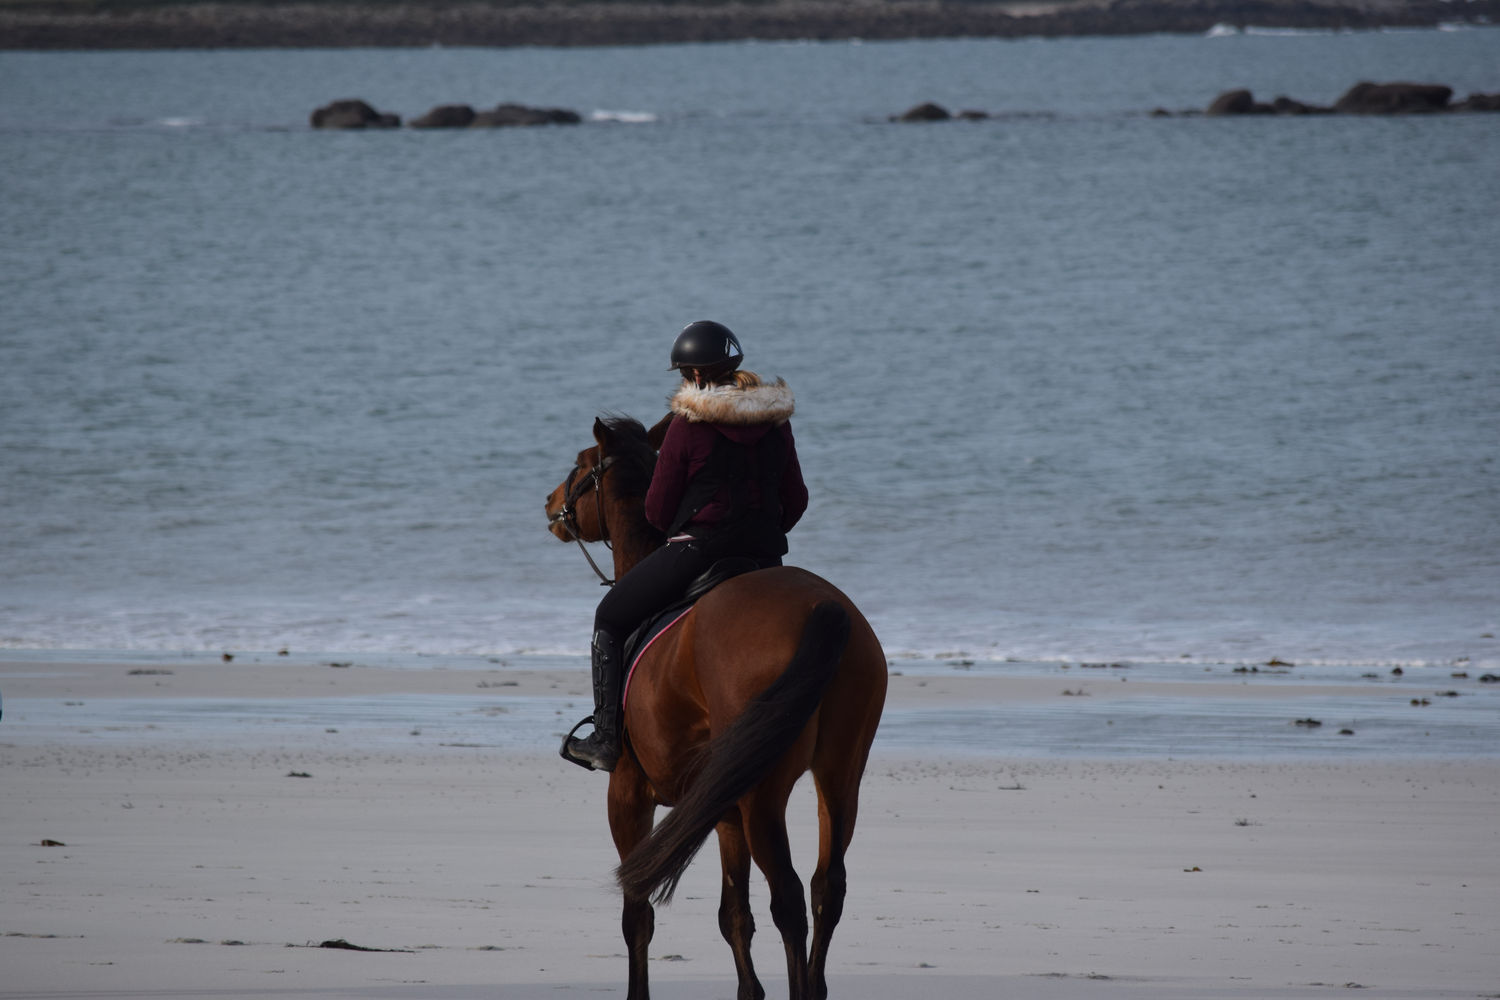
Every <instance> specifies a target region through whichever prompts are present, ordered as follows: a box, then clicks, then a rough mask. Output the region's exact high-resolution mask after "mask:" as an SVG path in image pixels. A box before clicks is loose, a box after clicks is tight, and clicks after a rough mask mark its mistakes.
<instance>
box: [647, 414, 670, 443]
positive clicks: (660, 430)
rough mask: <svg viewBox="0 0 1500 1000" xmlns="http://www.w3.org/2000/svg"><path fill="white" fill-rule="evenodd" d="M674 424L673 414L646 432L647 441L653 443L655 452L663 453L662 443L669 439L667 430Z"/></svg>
mask: <svg viewBox="0 0 1500 1000" xmlns="http://www.w3.org/2000/svg"><path fill="white" fill-rule="evenodd" d="M671 423H672V414H670V413H668V414H667V415H666V416H665V417H662V418H661V419H660V420H658V421H657V422H656V426H655V427H653V428H651V429H650V430H649V431H647V432H646V440H647V441H650V442H651V448H652V450H654V451H661V443H662V442H663V441H665V440H666V439H667V428H668V427H669V426H670V425H671Z"/></svg>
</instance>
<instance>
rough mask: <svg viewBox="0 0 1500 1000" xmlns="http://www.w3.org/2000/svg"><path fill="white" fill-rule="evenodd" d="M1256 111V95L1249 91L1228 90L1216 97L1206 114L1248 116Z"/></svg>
mask: <svg viewBox="0 0 1500 1000" xmlns="http://www.w3.org/2000/svg"><path fill="white" fill-rule="evenodd" d="M1254 111H1255V95H1254V94H1252V93H1250V91H1248V90H1226V91H1224V93H1222V94H1220V95H1219V96H1218V97H1215V98H1214V99H1213V101H1212V102H1211V103H1210V104H1209V105H1208V110H1207V111H1205V112H1204V114H1209V115H1248V114H1251V113H1252V112H1254Z"/></svg>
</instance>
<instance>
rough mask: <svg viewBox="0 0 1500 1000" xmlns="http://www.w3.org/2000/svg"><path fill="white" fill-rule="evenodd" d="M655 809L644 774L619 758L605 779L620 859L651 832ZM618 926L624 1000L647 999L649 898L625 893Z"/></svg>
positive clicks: (652, 915)
mask: <svg viewBox="0 0 1500 1000" xmlns="http://www.w3.org/2000/svg"><path fill="white" fill-rule="evenodd" d="M655 813H656V803H655V801H654V800H653V799H652V798H651V793H650V790H649V789H648V787H647V785H646V780H645V777H644V776H643V775H642V774H641V773H640V770H639V768H637V767H636V766H635V763H634V761H630V760H627V759H626V758H621V760H620V763H619V766H617V767H616V768H615V770H614V772H613V773H612V774H611V775H610V779H609V832H610V835H611V836H612V837H613V838H614V841H615V850H616V851H617V852H619V855H620V860H621V861H624V860H625V858H626V857H627V856H628V855H629V854H630V852H631V851H633V850H635V847H636V845H637V844H639V843H640V842H641V841H643V840H645V839H646V835H647V834H649V833H650V832H651V821H652V818H653V817H654V815H655ZM620 930H621V931H622V932H623V933H624V936H625V950H626V953H627V954H628V956H629V961H630V986H629V991H628V993H627V995H626V1000H650V996H651V987H650V984H649V982H648V975H647V962H648V961H649V960H650V955H649V951H650V947H651V937H652V935H653V934H655V933H656V910H655V909H654V908H653V907H652V905H651V901H650V900H649V899H647V898H633V897H631V896H628V895H627V896H626V897H625V905H624V908H623V910H622V911H621V913H620Z"/></svg>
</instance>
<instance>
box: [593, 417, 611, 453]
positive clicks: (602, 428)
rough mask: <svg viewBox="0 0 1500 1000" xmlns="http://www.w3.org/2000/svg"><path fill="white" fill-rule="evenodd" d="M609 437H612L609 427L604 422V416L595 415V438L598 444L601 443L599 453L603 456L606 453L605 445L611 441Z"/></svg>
mask: <svg viewBox="0 0 1500 1000" xmlns="http://www.w3.org/2000/svg"><path fill="white" fill-rule="evenodd" d="M609 439H610V433H609V427H608V426H607V425H606V424H605V423H604V420H603V419H602V418H600V417H595V418H594V440H595V441H596V442H598V444H599V454H600V455H601V456H602V455H603V454H604V447H605V445H606V444H608V443H609Z"/></svg>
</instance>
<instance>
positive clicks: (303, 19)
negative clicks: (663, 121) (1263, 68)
mask: <svg viewBox="0 0 1500 1000" xmlns="http://www.w3.org/2000/svg"><path fill="white" fill-rule="evenodd" d="M1492 22H1500V0H1456V2H1444V0H1410V2H1405V0H1307V2H1300V0H1058V2H1038V3H1033V2H1025V0H1009V2H1008V0H966V2H911V0H889V2H887V0H848V2H836V0H835V2H829V0H780V2H774V0H773V2H765V3H725V4H712V5H709V4H694V3H673V4H636V3H566V4H552V5H549V4H531V5H527V4H507V3H503V2H496V3H451V4H450V3H439V4H420V5H419V4H403V3H378V4H357V3H351V4H345V3H287V4H280V3H265V4H255V3H177V4H171V5H167V6H108V7H105V6H100V7H94V8H92V9H79V6H78V5H77V4H46V3H43V4H27V3H18V4H7V5H5V6H3V7H0V49H44V50H45V49H169V48H348V47H411V46H430V45H443V46H485V47H504V46H519V45H542V46H588V45H641V44H659V43H674V42H714V41H735V40H743V39H750V38H756V39H767V40H774V39H818V40H833V39H846V38H864V39H871V40H876V39H907V38H944V37H1000V38H1010V37H1033V36H1043V37H1046V36H1067V35H1134V34H1154V33H1170V34H1200V33H1203V32H1206V31H1209V30H1210V29H1212V28H1214V27H1215V26H1220V25H1228V26H1231V27H1237V28H1244V27H1279V28H1302V29H1344V30H1367V29H1376V28H1382V27H1432V26H1436V25H1439V24H1454V23H1468V24H1489V23H1492Z"/></svg>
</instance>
